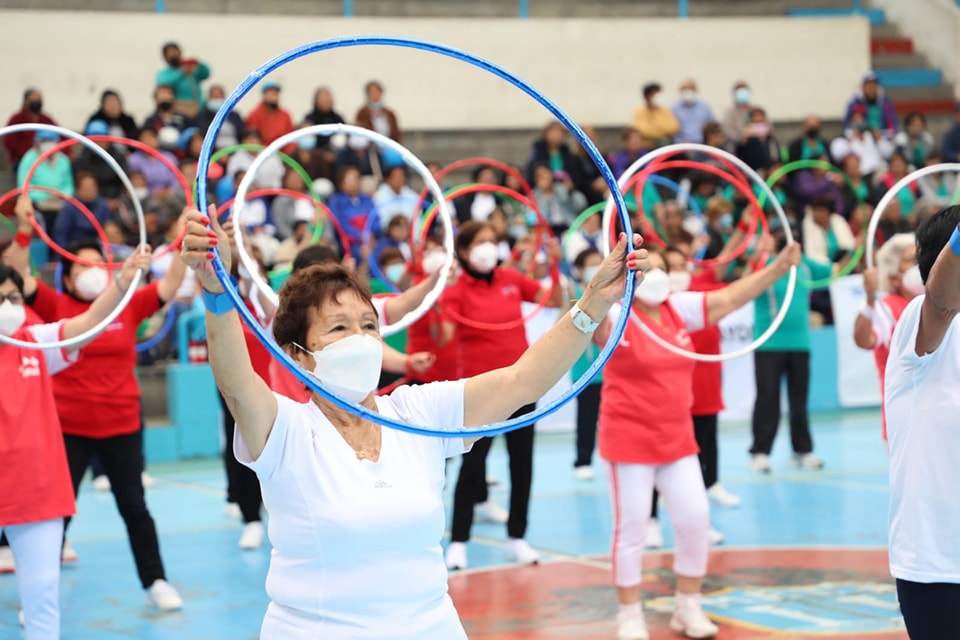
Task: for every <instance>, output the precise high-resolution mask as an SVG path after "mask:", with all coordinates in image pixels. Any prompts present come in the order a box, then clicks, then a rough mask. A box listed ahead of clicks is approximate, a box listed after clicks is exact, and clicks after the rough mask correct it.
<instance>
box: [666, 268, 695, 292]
mask: <svg viewBox="0 0 960 640" xmlns="http://www.w3.org/2000/svg"><path fill="white" fill-rule="evenodd" d="M667 278H668V279H669V280H670V291H671V293H680V292H681V291H686V290H688V289H689V288H690V280H691V276H690V272H689V271H686V270H683V271H671V272H670V273H668V274H667Z"/></svg>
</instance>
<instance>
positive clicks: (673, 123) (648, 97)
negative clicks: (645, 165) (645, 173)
mask: <svg viewBox="0 0 960 640" xmlns="http://www.w3.org/2000/svg"><path fill="white" fill-rule="evenodd" d="M642 94H643V102H644V104H643V105H642V106H640V107H637V109H636V111H634V112H633V128H634V129H636V130H637V131H639V132H640V133H641V134H642V135H643V140H644V143H645V144H644V146H646V147H648V148H650V149H653V148H655V147H659V146H663V145H665V144H670V143H671V142H672V141H673V136H675V135H677V134H678V133H680V123H679V122H677V118H676V117H675V116H674V115H673V112H672V111H670V108H669V107H667V103H666V101H665V100H664V98H663V87H661V86H660V85H659V84H658V83H656V82H651V83H649V84H646V85H644V87H643V90H642Z"/></svg>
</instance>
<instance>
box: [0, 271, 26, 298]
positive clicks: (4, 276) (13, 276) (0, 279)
mask: <svg viewBox="0 0 960 640" xmlns="http://www.w3.org/2000/svg"><path fill="white" fill-rule="evenodd" d="M7 280H10V281H12V282H13V284H14V286H16V287H17V291H19V292H20V295H23V277H22V276H21V275H20V273H19V272H17V270H16V269H14V268H13V267H11V266H10V265H8V264H0V284H3V283H4V282H6V281H7Z"/></svg>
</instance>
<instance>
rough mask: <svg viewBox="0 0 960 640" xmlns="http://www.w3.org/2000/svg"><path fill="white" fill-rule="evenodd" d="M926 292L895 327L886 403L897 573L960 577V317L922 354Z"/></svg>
mask: <svg viewBox="0 0 960 640" xmlns="http://www.w3.org/2000/svg"><path fill="white" fill-rule="evenodd" d="M924 298H925V296H917V297H916V298H914V299H913V300H911V301H910V304H909V305H907V308H906V309H905V310H904V312H903V315H902V316H900V322H898V323H897V327H896V329H895V330H894V332H893V340H892V341H891V343H890V358H889V359H888V360H887V370H886V391H885V394H884V407H885V409H886V416H887V436H888V439H889V444H890V515H889V517H890V573H891V574H892V575H893V577H895V578H900V579H901V580H909V581H911V582H923V583H930V582H953V583H958V582H960V499H958V498H957V496H958V493H957V489H958V487H960V464H958V463H957V461H958V460H960V418H958V416H960V391H958V387H957V384H958V382H960V327H958V326H957V325H958V324H960V318H955V319H954V320H953V322H952V323H951V324H950V327H949V328H948V329H947V333H946V335H945V336H944V337H943V343H942V344H941V345H940V346H939V347H938V348H937V350H936V351H934V352H933V353H931V354H928V355H925V356H922V357H921V356H918V355H917V353H916V342H917V330H918V327H919V326H920V309H921V306H922V305H923V300H924Z"/></svg>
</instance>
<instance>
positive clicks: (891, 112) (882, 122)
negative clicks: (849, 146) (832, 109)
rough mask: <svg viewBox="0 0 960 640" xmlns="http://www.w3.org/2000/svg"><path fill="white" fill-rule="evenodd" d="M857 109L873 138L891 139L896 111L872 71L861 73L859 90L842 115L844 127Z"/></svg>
mask: <svg viewBox="0 0 960 640" xmlns="http://www.w3.org/2000/svg"><path fill="white" fill-rule="evenodd" d="M858 111H859V112H862V113H863V114H864V115H865V118H866V125H867V129H869V130H870V131H871V132H873V137H874V139H875V140H880V139H881V138H883V139H886V140H893V137H894V136H895V135H896V133H897V112H896V109H894V108H893V102H892V101H891V100H890V98H889V97H888V96H887V95H886V93H885V92H884V90H883V88H882V87H881V86H880V80H879V79H878V78H877V74H876V73H874V72H873V71H868V72H867V73H865V74H864V75H863V82H862V84H861V87H860V92H859V93H857V95H855V96H854V97H853V99H851V100H850V102H849V103H848V104H847V110H846V114H845V115H844V116H843V128H844V129H847V128H849V127H850V124H851V117H852V116H853V114H854V112H858Z"/></svg>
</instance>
